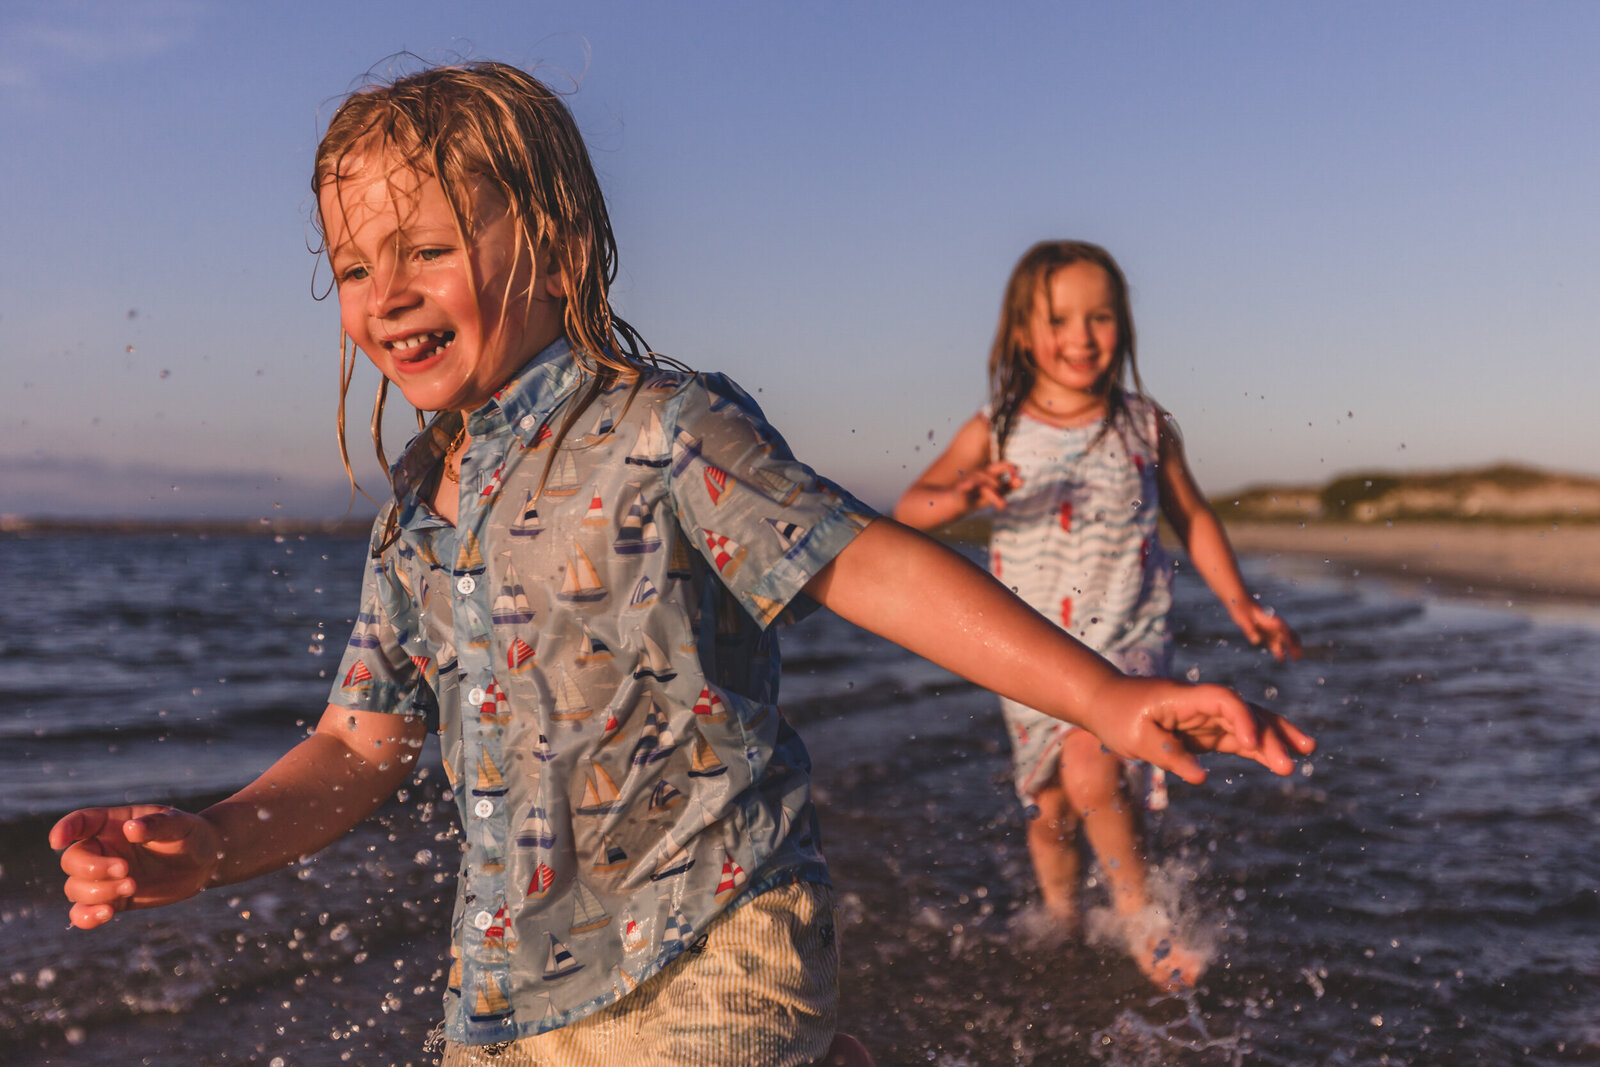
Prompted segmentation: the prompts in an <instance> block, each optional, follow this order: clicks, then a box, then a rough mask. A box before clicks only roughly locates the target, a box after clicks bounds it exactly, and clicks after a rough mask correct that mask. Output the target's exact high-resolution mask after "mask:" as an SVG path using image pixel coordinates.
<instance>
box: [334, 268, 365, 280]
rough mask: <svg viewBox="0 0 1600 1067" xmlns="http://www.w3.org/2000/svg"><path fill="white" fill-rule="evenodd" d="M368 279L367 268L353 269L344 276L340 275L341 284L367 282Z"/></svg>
mask: <svg viewBox="0 0 1600 1067" xmlns="http://www.w3.org/2000/svg"><path fill="white" fill-rule="evenodd" d="M366 277H367V268H365V267H351V268H350V269H349V270H347V271H345V272H344V273H343V274H341V275H339V281H340V282H359V281H363V280H365V279H366Z"/></svg>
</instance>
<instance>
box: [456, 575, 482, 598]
mask: <svg viewBox="0 0 1600 1067" xmlns="http://www.w3.org/2000/svg"><path fill="white" fill-rule="evenodd" d="M476 588H478V583H477V582H475V581H473V580H472V575H470V574H463V575H462V576H461V577H459V578H457V579H456V592H458V593H460V594H461V595H462V596H471V595H472V591H473V590H474V589H476Z"/></svg>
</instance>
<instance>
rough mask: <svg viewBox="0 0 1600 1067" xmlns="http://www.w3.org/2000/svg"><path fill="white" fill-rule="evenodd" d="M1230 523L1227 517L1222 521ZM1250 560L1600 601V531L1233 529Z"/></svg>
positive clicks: (1414, 526) (1466, 526) (1436, 526)
mask: <svg viewBox="0 0 1600 1067" xmlns="http://www.w3.org/2000/svg"><path fill="white" fill-rule="evenodd" d="M1224 521H1226V516H1224ZM1227 525H1228V536H1229V538H1230V539H1231V540H1232V542H1233V545H1234V548H1235V549H1236V550H1238V551H1239V552H1240V553H1244V554H1249V555H1260V556H1272V555H1278V554H1282V555H1288V556H1299V557H1307V558H1313V559H1320V560H1323V561H1326V562H1327V563H1328V564H1329V565H1330V566H1333V567H1335V568H1337V569H1336V571H1335V573H1341V574H1352V573H1357V572H1360V573H1367V574H1382V575H1389V576H1394V577H1401V578H1406V579H1410V580H1414V581H1417V582H1421V583H1427V584H1434V585H1440V586H1443V587H1444V588H1446V589H1449V590H1452V591H1458V592H1467V593H1474V594H1483V593H1490V592H1493V593H1517V594H1522V595H1535V596H1539V597H1549V598H1559V599H1585V600H1588V599H1600V526H1593V525H1550V526H1511V525H1498V524H1477V525H1475V524H1471V523H1465V522H1460V523H1447V522H1396V523H1394V524H1393V525H1388V524H1384V523H1375V524H1372V525H1365V524H1360V523H1307V524H1305V525H1304V526H1301V525H1298V524H1296V523H1288V522H1283V523H1261V522H1230V523H1228V524H1227Z"/></svg>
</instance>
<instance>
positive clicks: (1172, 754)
mask: <svg viewBox="0 0 1600 1067" xmlns="http://www.w3.org/2000/svg"><path fill="white" fill-rule="evenodd" d="M1157 765H1158V766H1159V767H1161V769H1162V770H1164V771H1166V772H1167V773H1168V774H1176V775H1177V776H1178V777H1179V778H1182V779H1183V780H1184V781H1186V782H1188V783H1189V784H1190V785H1200V784H1201V783H1203V782H1204V781H1205V780H1206V770H1205V768H1204V767H1202V766H1200V761H1199V760H1197V759H1195V758H1194V756H1193V755H1191V754H1190V753H1189V752H1188V750H1187V749H1185V748H1184V747H1183V746H1182V745H1180V744H1178V743H1177V742H1176V741H1173V740H1170V739H1169V740H1165V741H1162V742H1161V760H1160V761H1159V763H1158V764H1157Z"/></svg>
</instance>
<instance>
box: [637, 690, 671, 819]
mask: <svg viewBox="0 0 1600 1067" xmlns="http://www.w3.org/2000/svg"><path fill="white" fill-rule="evenodd" d="M677 744H678V741H677V738H675V737H674V736H673V735H672V727H671V726H669V725H668V724H667V717H666V716H665V715H664V714H662V712H661V709H660V708H658V707H656V704H655V701H651V702H650V712H649V714H647V715H646V716H645V717H644V728H643V729H642V730H640V731H639V741H638V743H637V744H635V745H634V746H633V765H634V766H635V767H644V766H646V765H648V764H651V763H659V762H661V761H662V760H664V759H666V758H667V757H668V756H670V755H672V750H673V749H674V748H676V747H677ZM658 788H659V787H658ZM653 802H654V799H653V798H652V803H653Z"/></svg>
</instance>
